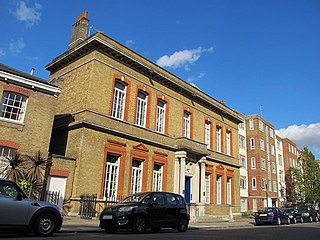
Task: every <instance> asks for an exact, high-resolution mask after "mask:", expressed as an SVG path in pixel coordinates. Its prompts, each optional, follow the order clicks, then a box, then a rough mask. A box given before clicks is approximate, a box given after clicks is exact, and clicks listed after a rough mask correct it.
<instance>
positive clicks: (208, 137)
mask: <svg viewBox="0 0 320 240" xmlns="http://www.w3.org/2000/svg"><path fill="white" fill-rule="evenodd" d="M204 143H205V144H206V145H207V148H208V149H210V145H211V123H210V122H209V121H206V122H205V124H204Z"/></svg>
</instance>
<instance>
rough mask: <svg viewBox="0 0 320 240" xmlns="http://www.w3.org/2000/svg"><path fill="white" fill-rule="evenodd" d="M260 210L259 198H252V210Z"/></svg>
mask: <svg viewBox="0 0 320 240" xmlns="http://www.w3.org/2000/svg"><path fill="white" fill-rule="evenodd" d="M257 210H258V203H257V199H256V198H253V199H252V211H254V212H256V211H257Z"/></svg>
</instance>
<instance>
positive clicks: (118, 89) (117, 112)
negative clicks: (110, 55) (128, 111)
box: [111, 80, 127, 120]
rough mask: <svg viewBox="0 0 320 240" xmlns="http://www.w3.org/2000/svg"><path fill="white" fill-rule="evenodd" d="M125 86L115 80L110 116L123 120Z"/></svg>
mask: <svg viewBox="0 0 320 240" xmlns="http://www.w3.org/2000/svg"><path fill="white" fill-rule="evenodd" d="M126 90H127V86H126V84H124V83H122V82H120V81H118V80H116V81H115V84H114V92H113V101H112V111H111V116H112V117H114V118H116V119H120V120H123V118H124V109H125V103H126Z"/></svg>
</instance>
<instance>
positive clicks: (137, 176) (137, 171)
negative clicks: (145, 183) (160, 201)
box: [131, 159, 143, 194]
mask: <svg viewBox="0 0 320 240" xmlns="http://www.w3.org/2000/svg"><path fill="white" fill-rule="evenodd" d="M135 165H137V166H135ZM142 173H143V161H141V160H139V159H132V170H131V194H134V193H137V192H141V189H142Z"/></svg>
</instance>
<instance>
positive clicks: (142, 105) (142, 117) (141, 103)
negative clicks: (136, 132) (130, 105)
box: [136, 91, 148, 127]
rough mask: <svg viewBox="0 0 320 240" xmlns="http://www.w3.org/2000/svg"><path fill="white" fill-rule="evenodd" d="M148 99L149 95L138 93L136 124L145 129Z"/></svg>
mask: <svg viewBox="0 0 320 240" xmlns="http://www.w3.org/2000/svg"><path fill="white" fill-rule="evenodd" d="M147 99H148V95H147V94H146V93H144V92H143V91H138V99H137V113H136V124H137V125H139V126H141V127H145V126H146V119H147Z"/></svg>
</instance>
